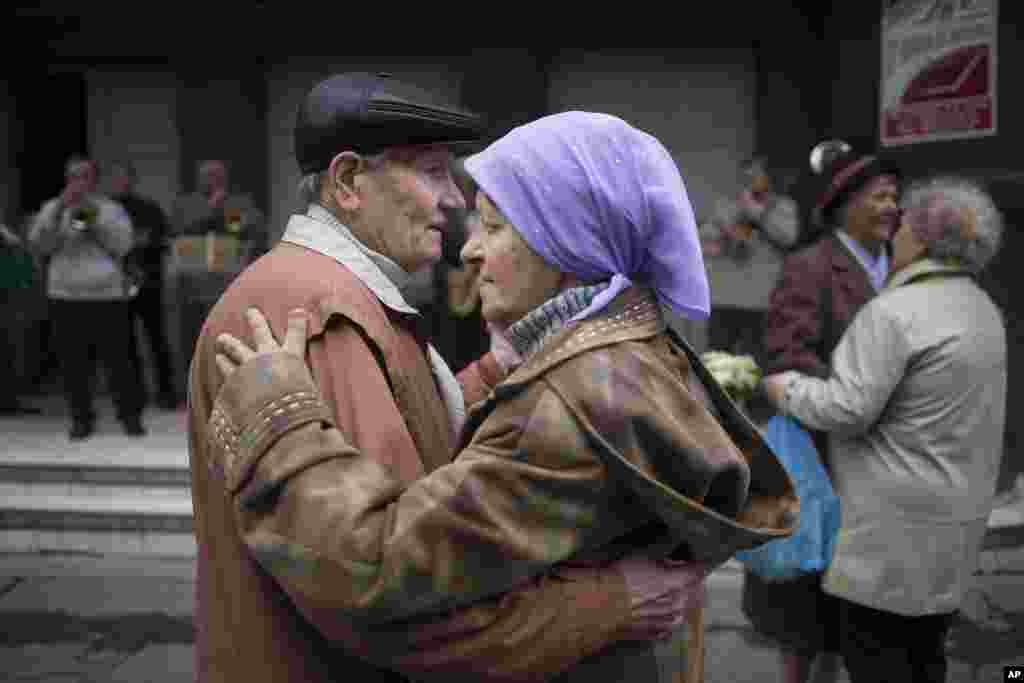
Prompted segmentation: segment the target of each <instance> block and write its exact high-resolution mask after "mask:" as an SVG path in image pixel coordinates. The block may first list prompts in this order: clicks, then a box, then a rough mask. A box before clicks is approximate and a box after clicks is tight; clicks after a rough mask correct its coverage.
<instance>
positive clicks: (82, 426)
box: [68, 422, 94, 441]
mask: <svg viewBox="0 0 1024 683" xmlns="http://www.w3.org/2000/svg"><path fill="white" fill-rule="evenodd" d="M93 429H94V428H93V424H92V423H91V422H76V423H74V424H73V425H71V431H70V432H68V438H69V439H71V440H72V441H81V440H82V439H88V438H89V437H90V436H92V433H93Z"/></svg>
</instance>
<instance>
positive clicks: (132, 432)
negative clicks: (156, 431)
mask: <svg viewBox="0 0 1024 683" xmlns="http://www.w3.org/2000/svg"><path fill="white" fill-rule="evenodd" d="M123 425H124V433H125V434H127V435H128V436H145V435H146V428H145V427H143V426H142V420H140V419H139V418H137V417H136V418H131V419H128V420H125V421H124V423H123Z"/></svg>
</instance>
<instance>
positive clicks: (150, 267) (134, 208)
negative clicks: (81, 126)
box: [108, 160, 181, 410]
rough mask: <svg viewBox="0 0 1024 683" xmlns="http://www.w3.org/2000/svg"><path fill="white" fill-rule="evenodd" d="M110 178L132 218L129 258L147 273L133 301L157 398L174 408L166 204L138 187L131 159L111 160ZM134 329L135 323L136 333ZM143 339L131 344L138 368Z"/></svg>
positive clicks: (115, 196)
mask: <svg viewBox="0 0 1024 683" xmlns="http://www.w3.org/2000/svg"><path fill="white" fill-rule="evenodd" d="M108 182H109V187H110V195H111V198H112V199H113V200H115V201H116V202H117V203H119V204H120V205H121V206H122V207H124V210H125V211H127V212H128V215H129V216H130V217H131V220H132V228H133V230H134V246H133V247H132V250H131V251H130V252H128V257H127V261H129V262H130V263H132V264H133V265H134V266H135V267H136V268H137V269H138V272H140V273H142V274H143V275H144V277H143V282H142V287H141V288H140V289H139V293H138V295H137V296H136V298H135V300H134V301H133V307H132V308H133V311H132V312H133V316H134V319H138V320H139V321H140V322H141V323H142V327H143V328H144V329H145V330H146V337H147V338H148V340H149V348H150V350H151V351H152V353H153V362H154V365H155V369H156V380H157V387H158V394H157V401H156V402H157V405H159V406H160V407H161V408H163V409H164V410H174V409H175V408H176V407H177V406H178V404H179V403H180V402H181V399H180V398H179V395H180V392H177V391H175V386H174V367H173V365H172V364H171V350H170V348H169V347H168V345H167V331H166V326H165V324H164V314H165V313H164V256H165V254H166V252H167V237H168V232H169V228H170V225H169V224H168V221H167V215H166V214H165V213H164V210H163V208H161V207H160V205H159V204H157V203H156V202H155V201H153V200H152V199H148V198H146V197H143V196H141V195H139V194H138V192H137V191H136V189H135V188H136V185H137V183H138V173H137V172H136V170H135V166H134V165H133V164H132V163H131V162H129V161H125V160H118V161H115V162H114V163H112V164H111V165H110V167H109V170H108ZM133 323H134V320H133ZM135 331H136V327H135V325H134V324H133V325H132V332H133V334H134V333H135ZM140 341H141V340H139V339H138V338H137V337H133V343H132V348H133V349H134V350H135V353H136V356H137V357H138V364H139V368H142V367H144V364H143V362H142V355H141V353H140V351H141V348H140V343H139V342H140Z"/></svg>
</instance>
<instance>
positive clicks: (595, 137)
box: [466, 112, 710, 320]
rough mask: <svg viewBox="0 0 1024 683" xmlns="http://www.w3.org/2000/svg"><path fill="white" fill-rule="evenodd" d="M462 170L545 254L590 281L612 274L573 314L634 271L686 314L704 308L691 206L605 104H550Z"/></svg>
mask: <svg viewBox="0 0 1024 683" xmlns="http://www.w3.org/2000/svg"><path fill="white" fill-rule="evenodd" d="M466 170H467V171H468V172H469V174H470V176H472V178H473V180H474V181H476V183H477V185H479V186H480V189H481V190H482V191H483V192H484V193H486V194H487V196H488V197H490V199H491V200H492V201H493V202H494V204H495V206H497V207H498V209H499V210H500V211H501V212H502V213H503V214H504V215H505V217H506V218H507V219H508V220H509V222H511V223H512V225H513V226H515V228H516V230H517V231H518V232H519V233H520V234H521V235H522V237H523V239H524V240H526V243H527V244H529V245H530V248H531V249H533V250H534V251H535V252H536V253H537V254H539V255H540V256H541V257H542V258H543V259H544V260H546V261H547V262H548V263H550V264H551V265H553V266H555V267H557V268H559V269H560V270H562V271H563V272H566V273H572V274H573V275H575V276H577V277H578V278H580V279H581V280H583V281H584V282H600V281H606V280H609V279H610V280H611V283H610V286H609V287H608V288H607V289H605V290H604V291H603V292H601V293H600V294H599V295H598V296H597V297H596V298H595V299H594V301H593V302H592V303H591V305H590V306H589V307H588V308H587V309H585V310H584V311H582V312H581V313H579V314H578V315H576V316H575V317H574V318H573V320H580V319H583V318H586V317H588V316H590V315H593V314H594V313H596V312H598V311H600V310H601V309H603V308H604V307H605V306H606V305H607V304H608V303H609V302H610V301H611V300H612V299H613V298H614V297H615V296H616V295H617V294H619V292H621V291H622V290H624V289H626V288H627V287H629V286H630V285H631V284H632V283H633V281H636V282H637V283H638V284H646V285H648V286H650V287H651V288H653V289H654V291H655V293H656V294H657V296H658V299H659V300H660V301H662V302H664V303H666V304H668V305H669V306H671V307H672V308H673V309H674V310H675V311H677V312H678V313H679V314H680V315H683V316H685V317H688V318H692V319H696V320H704V319H706V318H707V317H708V313H709V309H710V302H709V295H708V281H707V276H706V274H705V270H704V258H703V256H702V255H701V249H700V242H699V240H698V237H697V225H696V221H695V220H694V217H693V208H692V207H691V206H690V200H689V198H688V197H687V194H686V186H685V185H684V184H683V179H682V176H680V174H679V169H678V168H677V167H676V164H675V162H674V161H673V159H672V157H671V156H670V155H669V153H668V150H666V149H665V147H664V146H663V145H662V144H661V143H660V142H658V140H657V139H655V138H654V137H652V136H651V135H648V134H647V133H644V132H643V131H640V130H638V129H636V128H634V127H633V126H631V125H629V124H628V123H626V122H625V121H623V120H622V119H619V118H616V117H614V116H609V115H607V114H595V113H589V112H565V113H562V114H554V115H551V116H545V117H543V118H541V119H538V120H536V121H533V122H532V123H528V124H526V125H524V126H520V127H518V128H515V129H513V130H512V131H510V132H509V133H508V134H507V135H505V136H504V137H502V138H501V139H500V140H498V141H497V142H495V143H494V144H492V145H490V146H489V147H487V149H485V150H484V151H482V152H480V153H479V154H476V155H474V156H472V157H470V158H469V159H467V160H466Z"/></svg>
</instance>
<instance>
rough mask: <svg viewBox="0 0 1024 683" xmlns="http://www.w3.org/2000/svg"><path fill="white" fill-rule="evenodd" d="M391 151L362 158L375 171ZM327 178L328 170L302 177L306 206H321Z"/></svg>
mask: <svg viewBox="0 0 1024 683" xmlns="http://www.w3.org/2000/svg"><path fill="white" fill-rule="evenodd" d="M389 151H390V150H385V151H383V152H380V153H379V154H367V155H360V158H361V159H362V160H363V161H364V162H366V165H367V167H368V168H369V169H370V170H375V169H377V168H379V167H381V166H382V165H383V164H384V162H386V161H387V160H388V159H389ZM326 178H327V171H326V170H323V171H316V172H314V173H307V174H306V175H304V176H302V178H301V179H300V180H299V186H298V194H299V200H300V201H301V202H302V203H303V204H305V205H309V204H319V203H320V193H321V191H322V190H323V186H324V180H326Z"/></svg>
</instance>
